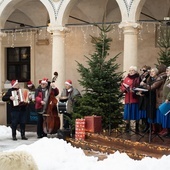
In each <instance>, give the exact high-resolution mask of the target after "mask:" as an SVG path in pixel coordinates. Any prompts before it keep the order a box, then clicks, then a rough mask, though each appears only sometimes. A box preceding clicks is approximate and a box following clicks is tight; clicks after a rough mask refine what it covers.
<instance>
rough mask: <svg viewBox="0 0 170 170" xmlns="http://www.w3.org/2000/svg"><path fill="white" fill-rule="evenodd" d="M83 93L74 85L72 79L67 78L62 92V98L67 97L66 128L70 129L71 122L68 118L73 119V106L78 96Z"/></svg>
mask: <svg viewBox="0 0 170 170" xmlns="http://www.w3.org/2000/svg"><path fill="white" fill-rule="evenodd" d="M80 96H81V94H80V92H79V91H78V90H77V89H76V88H74V87H73V85H72V81H71V80H67V81H66V82H65V88H64V89H63V91H62V93H61V98H62V97H64V98H65V97H67V99H68V100H67V110H66V113H64V114H65V117H66V118H64V125H63V127H64V129H69V126H70V123H69V120H68V119H72V116H71V113H72V112H73V106H74V104H75V102H76V98H77V97H80ZM67 117H68V118H67Z"/></svg>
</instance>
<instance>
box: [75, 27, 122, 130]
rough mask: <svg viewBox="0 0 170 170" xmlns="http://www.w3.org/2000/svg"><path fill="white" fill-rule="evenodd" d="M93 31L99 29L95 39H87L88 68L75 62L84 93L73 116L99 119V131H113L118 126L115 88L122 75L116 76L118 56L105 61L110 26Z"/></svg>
mask: <svg viewBox="0 0 170 170" xmlns="http://www.w3.org/2000/svg"><path fill="white" fill-rule="evenodd" d="M97 27H98V28H99V29H100V35H99V37H93V36H91V38H92V41H91V42H92V44H93V45H94V47H95V52H94V54H91V56H90V57H87V56H85V58H86V60H87V61H86V62H87V65H88V66H87V67H85V66H84V65H83V64H81V63H79V62H77V61H76V62H77V64H78V69H77V70H78V72H79V73H80V76H81V79H80V80H79V83H80V85H81V86H82V87H83V89H84V91H83V95H82V98H80V99H79V100H78V102H77V103H78V104H77V106H76V107H75V108H74V113H75V114H74V116H75V115H76V116H77V117H84V116H90V115H97V116H102V125H103V129H107V128H109V129H113V128H116V127H118V125H119V124H121V123H122V108H123V107H122V102H121V92H120V91H119V87H120V83H121V80H122V74H123V73H122V72H118V68H119V64H117V63H116V59H117V58H118V56H119V54H120V53H119V54H117V55H116V56H114V57H112V58H110V59H108V56H109V52H108V51H109V50H110V44H111V42H112V39H111V38H108V37H107V33H108V32H109V31H110V30H111V29H112V26H111V25H109V26H106V25H104V24H103V25H102V26H101V27H100V26H97ZM80 115H81V116H80Z"/></svg>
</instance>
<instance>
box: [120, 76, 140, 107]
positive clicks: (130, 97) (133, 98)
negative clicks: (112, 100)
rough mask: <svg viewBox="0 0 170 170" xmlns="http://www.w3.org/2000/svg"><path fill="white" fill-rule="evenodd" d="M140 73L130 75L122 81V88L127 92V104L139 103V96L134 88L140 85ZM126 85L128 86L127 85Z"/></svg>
mask: <svg viewBox="0 0 170 170" xmlns="http://www.w3.org/2000/svg"><path fill="white" fill-rule="evenodd" d="M139 82H140V78H139V74H138V73H136V74H134V75H128V76H127V77H126V78H125V79H124V80H123V82H122V84H121V87H120V90H121V91H122V92H123V93H125V104H127V103H138V96H137V95H136V93H135V92H134V91H133V89H134V88H136V87H138V86H139ZM126 85H127V86H128V87H126Z"/></svg>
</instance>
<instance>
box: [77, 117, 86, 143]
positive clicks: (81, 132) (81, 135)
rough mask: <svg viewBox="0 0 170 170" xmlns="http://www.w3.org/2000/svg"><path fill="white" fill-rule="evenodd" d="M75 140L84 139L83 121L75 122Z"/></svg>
mask: <svg viewBox="0 0 170 170" xmlns="http://www.w3.org/2000/svg"><path fill="white" fill-rule="evenodd" d="M75 139H76V140H84V139H85V119H76V122H75Z"/></svg>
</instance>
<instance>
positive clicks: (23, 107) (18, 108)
mask: <svg viewBox="0 0 170 170" xmlns="http://www.w3.org/2000/svg"><path fill="white" fill-rule="evenodd" d="M14 90H18V89H17V88H11V89H8V91H7V92H6V93H5V95H4V96H3V97H2V101H4V102H9V104H10V110H11V111H25V110H26V106H27V105H26V104H25V103H22V104H20V105H18V106H14V105H13V101H12V100H10V97H11V96H12V91H14Z"/></svg>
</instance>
